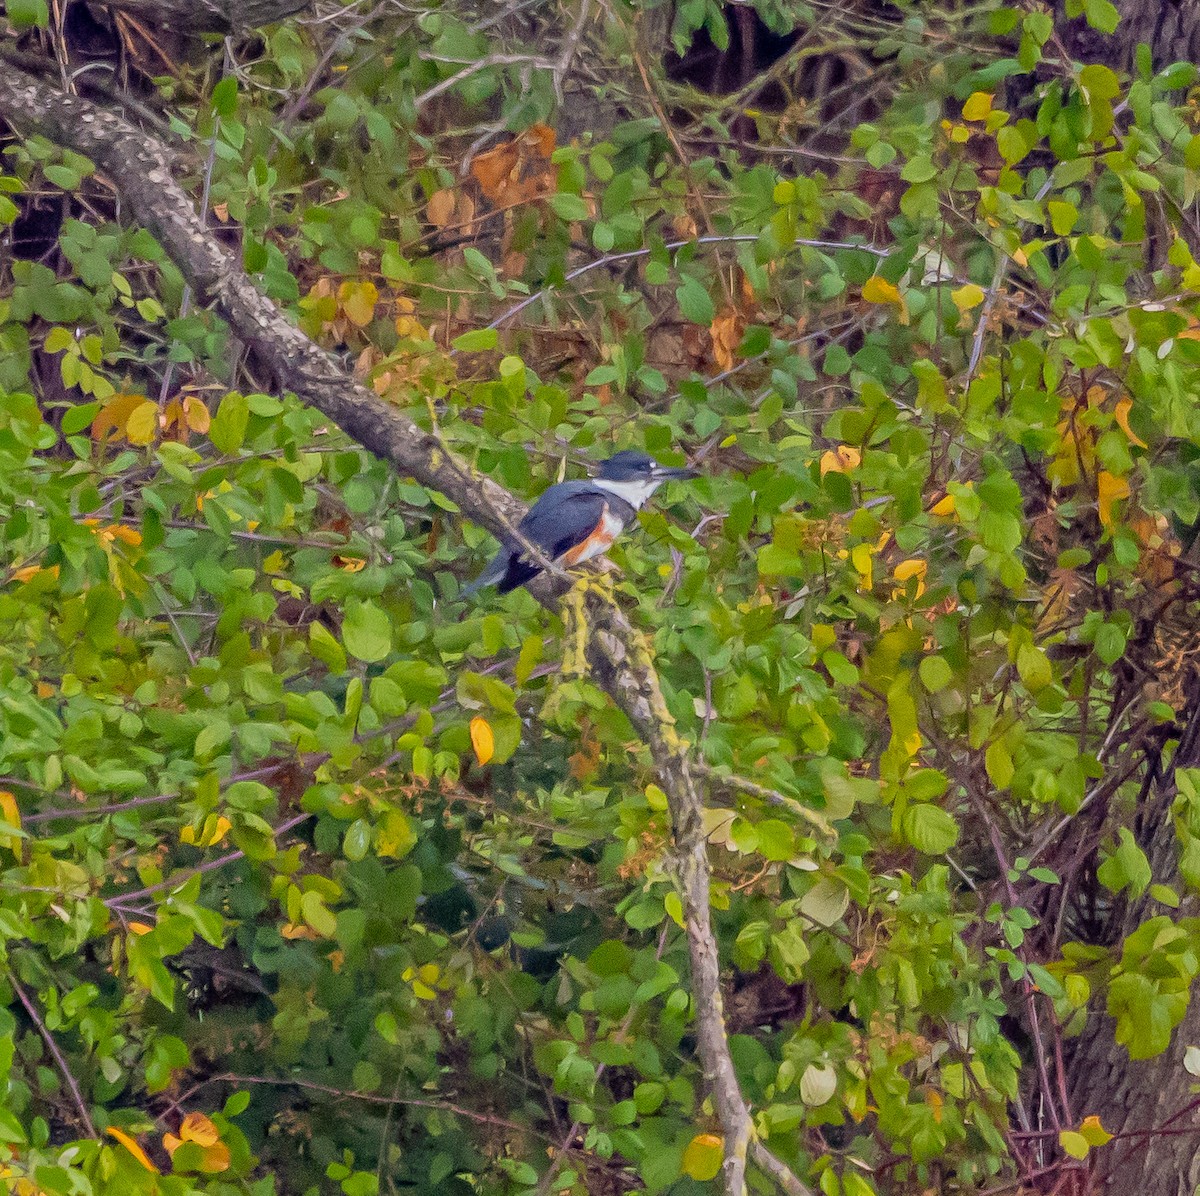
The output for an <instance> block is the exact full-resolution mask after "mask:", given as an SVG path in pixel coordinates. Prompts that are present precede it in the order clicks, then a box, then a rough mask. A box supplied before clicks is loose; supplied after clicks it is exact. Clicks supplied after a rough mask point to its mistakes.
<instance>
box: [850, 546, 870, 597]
mask: <svg viewBox="0 0 1200 1196" xmlns="http://www.w3.org/2000/svg"><path fill="white" fill-rule="evenodd" d="M850 563H851V564H852V565H853V566H854V568H855V569H856V570H857V572H858V588H859V589H860V590H869V589H871V588H872V586H874V584H875V581H874V574H873V569H872V561H871V546H870V544H855V546H854V547H853V548H852V549H851V550H850Z"/></svg>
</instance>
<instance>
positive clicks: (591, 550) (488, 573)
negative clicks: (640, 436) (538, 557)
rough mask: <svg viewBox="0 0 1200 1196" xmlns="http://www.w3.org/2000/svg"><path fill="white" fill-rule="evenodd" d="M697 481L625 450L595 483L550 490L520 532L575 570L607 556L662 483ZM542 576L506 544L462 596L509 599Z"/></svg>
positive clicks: (609, 462) (568, 484) (608, 463)
mask: <svg viewBox="0 0 1200 1196" xmlns="http://www.w3.org/2000/svg"><path fill="white" fill-rule="evenodd" d="M699 476H700V475H699V474H698V473H697V471H696V470H694V469H678V468H675V467H672V466H669V465H659V463H658V462H657V461H655V460H654V458H653V457H648V456H647V455H646V454H645V453H640V452H638V451H637V450H636V449H624V450H623V451H622V452H619V453H614V454H613V455H612V456H611V457H609V458H608V460H607V461H604V462H602V463H601V465H600V469H599V471H598V472H597V474H596V476H595V477H594V478H589V479H588V480H587V481H586V482H559V483H558V484H557V485H555V486H551V487H550V488H549V489H548V490H546V491H545V492H544V493H543V494H542V496H541V497H540V498H539V499H538V500H537V502H535V503H534V504H533V506H532V507H531V508H530V510H529V514H528V515H526V516H525V518H524V519H522V520H521V522H520V524H518V531H520V533H521V534H522V535H523V536H524V537H525V538H526V539H527V540H528V541H529V542H530V543H532V544H536V545H537V546H538V547H539V548H540V549H541V550H542V551H543V552H544V553H545V554H546V556H547V557H549V558H550V560H552V561H554V562H555V563H557V564H560V565H564V566H567V567H568V568H569V567H570V566H571V565H579V564H582V563H583V562H584V561H590V560H591V559H592V557H594V556H599V555H600V554H601V553H603V552H607V551H608V550H609V548H611V547H612V543H613V541H614V540H615V539H616V538H617V537H618V536H619V535H620V534H621V533H622V532H623V531H624V530H625V528H626V527H627V526H628V525H629V524H630V523H632V522H633V520H634V518H636V516H637V513H638V511H639V510H640V509H641V507H642V504H643V503H645V502H646V500H647V499H648V498H649V497H650V496H651V495H652V494H653V493H654V492H655V490H657V489H658V488H659V486H661V485H662V484H663V482H669V481H671V480H672V479H673V478H679V479H684V478H695V477H699ZM541 571H542V567H541V566H540V565H535V564H533V563H532V562H530V561H528V560H526V559H525V558H524V557H523V556H522V555H521V548H520V546H519V545H518V544H516V543H515V542H512V541H511V540H504V541H502V542H501V546H500V551H499V552H498V553H496V555H495V557H494V558H493V559H492V562H491V564H490V565H488V567H487V568H486V569H485V570H484V571H483V572H482V573H481V574H480V575H479V576H478V577H477V578H476V579H475V580H474V581H473V582H472V583H471V584H470V585H469V586H467V587H466V589H464V590H463V595H464V597H465V596H466V595H468V594H473V593H475V591H476V590H479V589H482V588H483V587H484V586H490V585H494V586H495V587H496V589H497V590H499V591H500V593H501V594H507V593H508V592H509V590H515V589H516V588H517V587H518V586H523V585H524V584H525V583H526V582H527V581H529V580H530V578H532V577H536V576H537V574H539V573H540V572H541Z"/></svg>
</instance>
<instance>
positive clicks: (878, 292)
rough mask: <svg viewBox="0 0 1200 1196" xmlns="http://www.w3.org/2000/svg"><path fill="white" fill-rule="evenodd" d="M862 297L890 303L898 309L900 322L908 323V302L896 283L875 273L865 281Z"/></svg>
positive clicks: (870, 300)
mask: <svg viewBox="0 0 1200 1196" xmlns="http://www.w3.org/2000/svg"><path fill="white" fill-rule="evenodd" d="M862 297H863V298H864V299H865V300H866V301H867V302H868V303H890V304H891V305H892V306H893V307H894V308H895V309H896V314H897V318H898V319H899V321H900V323H901V324H907V323H908V304H907V303H905V302H904V296H903V295H901V294H900V289H899V287H897V286H896V284H895V283H892V282H888V281H887V279H886V278H880V277H879V275H878V274H874V275H872V276H871V277H870V278H868V279H867V281H866V282H864V283H863V289H862Z"/></svg>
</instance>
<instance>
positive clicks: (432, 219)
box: [425, 187, 458, 228]
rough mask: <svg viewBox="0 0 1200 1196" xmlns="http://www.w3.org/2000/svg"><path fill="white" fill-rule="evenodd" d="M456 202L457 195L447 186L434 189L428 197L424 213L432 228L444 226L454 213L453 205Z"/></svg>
mask: <svg viewBox="0 0 1200 1196" xmlns="http://www.w3.org/2000/svg"><path fill="white" fill-rule="evenodd" d="M457 202H458V197H457V196H456V195H455V194H454V192H453V191H452V190H451V189H450V188H449V187H443V188H442V190H441V191H435V192H434V193H433V194H432V195H431V196H430V197H429V203H428V205H427V206H426V208H425V214H426V216H427V217H428V219H429V223H430V224H432V225H433V226H434V228H445V227H446V225H447V224H449V223H450V220H451V217H453V215H454V206H455V204H456V203H457Z"/></svg>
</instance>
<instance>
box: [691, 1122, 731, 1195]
mask: <svg viewBox="0 0 1200 1196" xmlns="http://www.w3.org/2000/svg"><path fill="white" fill-rule="evenodd" d="M724 1161H725V1139H724V1138H722V1137H720V1136H719V1135H717V1134H697V1135H696V1136H695V1137H694V1138H693V1139H692V1140H691V1141H690V1142H689V1143H688V1144H687V1147H686V1148H685V1149H684V1152H683V1173H684V1175H688V1176H691V1178H692V1179H695V1180H699V1181H700V1182H701V1183H704V1181H705V1180H709V1179H712V1178H713V1177H714V1176H715V1175H716V1174H717V1172H718V1171H720V1170H721V1164H722V1163H723V1162H724Z"/></svg>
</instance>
